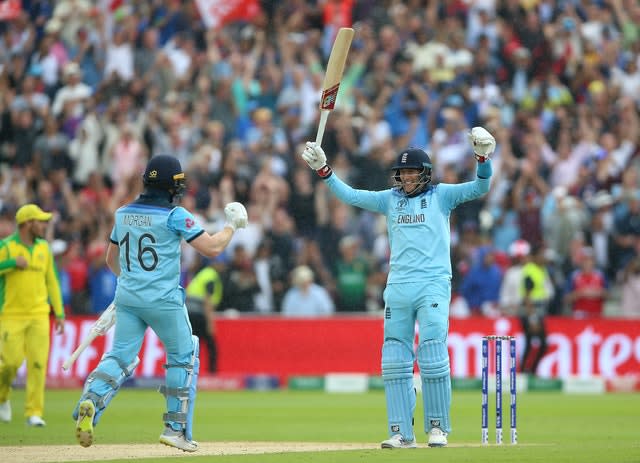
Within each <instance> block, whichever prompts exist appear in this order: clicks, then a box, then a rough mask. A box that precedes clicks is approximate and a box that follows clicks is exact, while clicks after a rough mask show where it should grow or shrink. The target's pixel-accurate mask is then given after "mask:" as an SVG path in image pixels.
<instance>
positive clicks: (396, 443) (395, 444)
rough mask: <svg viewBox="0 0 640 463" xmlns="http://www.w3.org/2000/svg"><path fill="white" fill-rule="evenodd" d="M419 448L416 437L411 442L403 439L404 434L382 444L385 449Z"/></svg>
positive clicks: (395, 435) (392, 437) (394, 436)
mask: <svg viewBox="0 0 640 463" xmlns="http://www.w3.org/2000/svg"><path fill="white" fill-rule="evenodd" d="M417 446H418V444H416V438H415V437H414V438H413V440H410V441H409V440H406V439H405V438H404V437H402V434H394V435H393V436H391V437H390V438H389V439H387V440H383V441H382V444H380V447H381V448H383V449H415V448H416V447H417Z"/></svg>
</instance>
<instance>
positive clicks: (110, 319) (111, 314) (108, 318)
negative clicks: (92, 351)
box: [62, 302, 116, 371]
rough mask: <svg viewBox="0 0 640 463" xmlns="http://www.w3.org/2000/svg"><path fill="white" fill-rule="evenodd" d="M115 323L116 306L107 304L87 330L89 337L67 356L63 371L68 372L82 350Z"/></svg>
mask: <svg viewBox="0 0 640 463" xmlns="http://www.w3.org/2000/svg"><path fill="white" fill-rule="evenodd" d="M115 323H116V306H115V305H113V302H112V303H111V304H109V306H108V307H107V308H106V309H104V312H102V315H100V318H98V319H97V320H96V321H95V323H94V324H93V325H92V326H91V329H90V330H89V335H88V336H87V337H86V338H84V339H83V340H82V342H81V343H80V345H79V346H78V347H76V350H74V351H73V354H71V356H69V358H68V359H67V360H65V361H64V363H63V364H62V369H63V370H65V371H66V370H68V369H69V368H71V365H73V362H75V361H76V360H78V357H80V354H82V353H83V352H84V350H85V349H86V348H87V347H89V346H90V345H91V343H92V342H93V340H94V339H95V338H97V337H98V336H101V335H103V334H106V333H107V331H109V329H110V328H111V327H112V326H113V325H114V324H115Z"/></svg>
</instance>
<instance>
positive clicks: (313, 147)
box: [302, 141, 332, 178]
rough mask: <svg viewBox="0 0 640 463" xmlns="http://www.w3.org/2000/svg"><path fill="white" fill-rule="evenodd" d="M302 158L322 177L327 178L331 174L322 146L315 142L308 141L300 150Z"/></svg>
mask: <svg viewBox="0 0 640 463" xmlns="http://www.w3.org/2000/svg"><path fill="white" fill-rule="evenodd" d="M302 159H304V160H305V162H306V163H307V164H308V165H309V167H311V168H312V169H313V170H315V171H316V172H317V173H318V175H319V176H320V177H322V178H327V177H329V176H330V175H331V173H332V171H331V167H329V166H328V165H327V155H326V154H324V150H323V149H322V147H321V146H320V145H318V144H316V142H313V141H308V142H307V144H306V148H305V149H304V151H303V152H302Z"/></svg>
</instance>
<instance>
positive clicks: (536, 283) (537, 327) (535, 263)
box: [520, 246, 554, 375]
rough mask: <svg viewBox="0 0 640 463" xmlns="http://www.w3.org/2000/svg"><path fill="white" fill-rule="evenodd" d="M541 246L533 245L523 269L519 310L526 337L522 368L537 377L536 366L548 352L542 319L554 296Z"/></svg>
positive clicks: (545, 331) (543, 320)
mask: <svg viewBox="0 0 640 463" xmlns="http://www.w3.org/2000/svg"><path fill="white" fill-rule="evenodd" d="M545 251H546V250H545V248H544V246H534V247H533V249H532V251H531V255H530V258H529V260H528V262H527V263H526V264H525V265H524V266H523V267H522V283H521V287H520V292H521V294H522V310H521V312H520V315H521V317H520V320H521V323H522V330H523V331H524V336H525V346H524V353H523V354H522V365H521V369H522V371H523V372H525V373H529V374H532V375H535V374H536V371H537V369H538V364H539V363H540V360H542V357H543V356H544V354H545V353H546V351H547V328H546V326H545V318H546V316H547V311H548V304H549V301H550V300H551V298H552V297H553V292H554V289H553V283H552V281H551V278H550V277H549V274H548V272H547V269H546V264H547V262H546V261H547V258H546V256H545Z"/></svg>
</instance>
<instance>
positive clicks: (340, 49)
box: [316, 27, 354, 145]
mask: <svg viewBox="0 0 640 463" xmlns="http://www.w3.org/2000/svg"><path fill="white" fill-rule="evenodd" d="M353 35H354V30H353V29H352V28H350V27H341V28H340V30H339V31H338V34H337V35H336V39H335V41H334V42H333V47H332V48H331V54H330V55H329V62H328V63H327V70H326V72H325V75H324V81H323V82H322V96H321V97H320V123H319V124H318V134H317V135H316V143H317V144H318V145H320V144H321V143H322V136H323V135H324V128H325V125H326V123H327V118H328V116H329V111H332V110H333V108H334V107H335V105H336V99H337V97H338V90H339V89H340V80H341V79H342V73H343V72H344V65H345V63H346V61H347V55H348V54H349V48H351V41H352V40H353Z"/></svg>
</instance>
